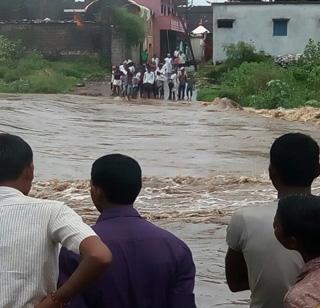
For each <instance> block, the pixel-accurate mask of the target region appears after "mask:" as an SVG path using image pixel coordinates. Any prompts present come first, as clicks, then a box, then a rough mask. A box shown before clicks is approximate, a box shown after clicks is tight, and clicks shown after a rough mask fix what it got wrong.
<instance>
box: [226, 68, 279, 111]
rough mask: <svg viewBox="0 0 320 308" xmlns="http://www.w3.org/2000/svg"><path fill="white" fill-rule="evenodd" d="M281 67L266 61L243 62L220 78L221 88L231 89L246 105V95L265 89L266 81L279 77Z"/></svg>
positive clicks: (240, 101)
mask: <svg viewBox="0 0 320 308" xmlns="http://www.w3.org/2000/svg"><path fill="white" fill-rule="evenodd" d="M282 75H283V72H282V70H281V68H279V67H277V66H275V65H272V64H270V63H269V62H266V63H247V62H245V63H243V64H241V65H240V67H238V68H234V69H233V70H231V71H230V72H227V73H226V74H225V75H224V76H223V79H222V83H223V88H227V89H233V91H234V93H233V95H234V97H236V98H237V99H238V102H239V103H240V104H242V105H243V106H246V105H248V103H249V102H248V96H251V95H255V94H257V93H259V92H261V91H263V90H265V89H267V86H268V82H269V81H271V80H274V79H280V78H281V76H282ZM230 98H231V97H230Z"/></svg>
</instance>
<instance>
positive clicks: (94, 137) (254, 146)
mask: <svg viewBox="0 0 320 308" xmlns="http://www.w3.org/2000/svg"><path fill="white" fill-rule="evenodd" d="M0 111H1V112H0V130H1V131H4V132H10V133H14V134H18V135H20V136H22V137H24V138H25V139H26V140H27V141H28V142H29V143H30V144H31V145H32V147H33V149H34V152H35V165H36V183H35V185H34V188H33V191H32V194H33V195H34V196H38V197H42V198H51V199H56V200H63V201H65V202H66V203H67V204H69V205H70V206H72V207H73V208H75V210H76V211H78V212H79V213H80V214H81V215H82V216H83V217H84V219H85V220H86V221H87V222H89V223H93V222H94V221H95V220H96V218H97V215H98V213H97V212H96V210H95V209H94V207H93V206H92V204H91V202H90V198H89V194H88V189H89V184H88V180H87V179H88V178H89V175H90V167H91V164H92V162H93V161H94V160H95V159H96V158H98V157H99V156H101V155H104V154H107V153H115V152H121V153H124V154H128V155H131V156H133V157H135V158H136V159H137V160H139V162H140V163H141V165H142V168H143V172H144V176H145V178H144V187H143V191H142V193H141V196H140V197H139V199H138V201H137V208H138V209H139V210H140V212H141V213H142V214H143V215H144V216H145V217H146V218H148V219H151V220H152V221H154V222H155V223H157V224H159V225H161V226H163V227H165V228H167V229H169V230H171V231H172V232H174V233H175V234H177V235H178V236H180V237H182V238H183V239H184V240H185V241H186V242H187V243H188V244H189V245H190V247H191V248H192V251H193V254H194V258H195V261H196V264H197V269H198V275H197V286H196V292H197V301H198V305H199V307H200V308H210V307H224V308H230V307H238V306H242V305H243V306H247V305H248V293H246V292H245V293H242V294H235V295H234V294H231V293H230V292H229V291H228V290H227V287H226V285H225V281H224V269H223V262H224V260H223V259H224V255H225V251H226V245H225V240H224V238H225V228H226V227H225V223H226V222H227V221H228V217H229V216H230V214H231V213H232V212H233V211H234V210H235V209H237V208H239V207H243V206H248V205H253V206H254V205H257V204H261V203H264V202H268V201H270V200H273V199H274V198H275V197H276V195H275V192H274V190H273V188H272V187H271V185H270V183H269V181H268V177H267V175H266V171H267V167H268V150H269V147H270V145H271V143H272V141H273V140H274V138H276V137H278V136H279V135H281V134H284V133H287V132H289V131H302V132H305V133H307V134H310V135H312V136H313V137H314V138H316V139H317V140H318V141H320V132H319V130H318V129H317V128H316V127H314V126H311V125H306V124H299V123H288V122H285V121H281V120H274V119H266V118H260V117H258V116H254V115H248V114H246V113H245V112H239V111H228V112H226V111H222V110H215V109H212V108H205V107H202V106H200V105H198V104H192V105H189V104H168V103H163V102H161V103H160V102H153V103H151V104H150V103H149V104H147V103H145V102H137V103H132V104H129V103H123V102H117V101H112V100H109V99H107V98H92V97H91V98H89V97H80V96H69V95H59V96H56V95H49V96H44V95H37V96H34V95H29V96H18V95H3V96H2V97H0ZM319 191H320V184H319V182H317V183H316V185H315V192H319Z"/></svg>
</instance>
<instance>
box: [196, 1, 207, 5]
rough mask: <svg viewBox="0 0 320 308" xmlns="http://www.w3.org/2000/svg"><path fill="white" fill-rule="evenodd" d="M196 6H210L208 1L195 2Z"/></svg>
mask: <svg viewBox="0 0 320 308" xmlns="http://www.w3.org/2000/svg"><path fill="white" fill-rule="evenodd" d="M193 4H194V5H208V2H207V1H206V0H194V1H193Z"/></svg>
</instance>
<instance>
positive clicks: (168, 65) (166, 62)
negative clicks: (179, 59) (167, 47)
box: [164, 53, 172, 78]
mask: <svg viewBox="0 0 320 308" xmlns="http://www.w3.org/2000/svg"><path fill="white" fill-rule="evenodd" d="M164 66H165V69H166V74H167V77H168V78H170V76H171V74H172V58H171V55H170V53H168V54H167V57H166V58H165V59H164Z"/></svg>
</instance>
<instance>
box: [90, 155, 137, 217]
mask: <svg viewBox="0 0 320 308" xmlns="http://www.w3.org/2000/svg"><path fill="white" fill-rule="evenodd" d="M141 187H142V171H141V167H140V166H139V164H138V162H137V161H135V160H134V159H133V158H131V157H128V156H125V155H121V154H112V155H106V156H103V157H101V158H99V159H98V160H96V161H95V162H94V164H93V166H92V170H91V197H92V200H93V202H94V204H95V206H96V207H97V209H98V210H99V211H100V212H102V210H103V209H104V208H107V207H113V206H119V205H132V204H133V203H134V202H135V200H136V198H137V197H138V195H139V193H140V191H141Z"/></svg>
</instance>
